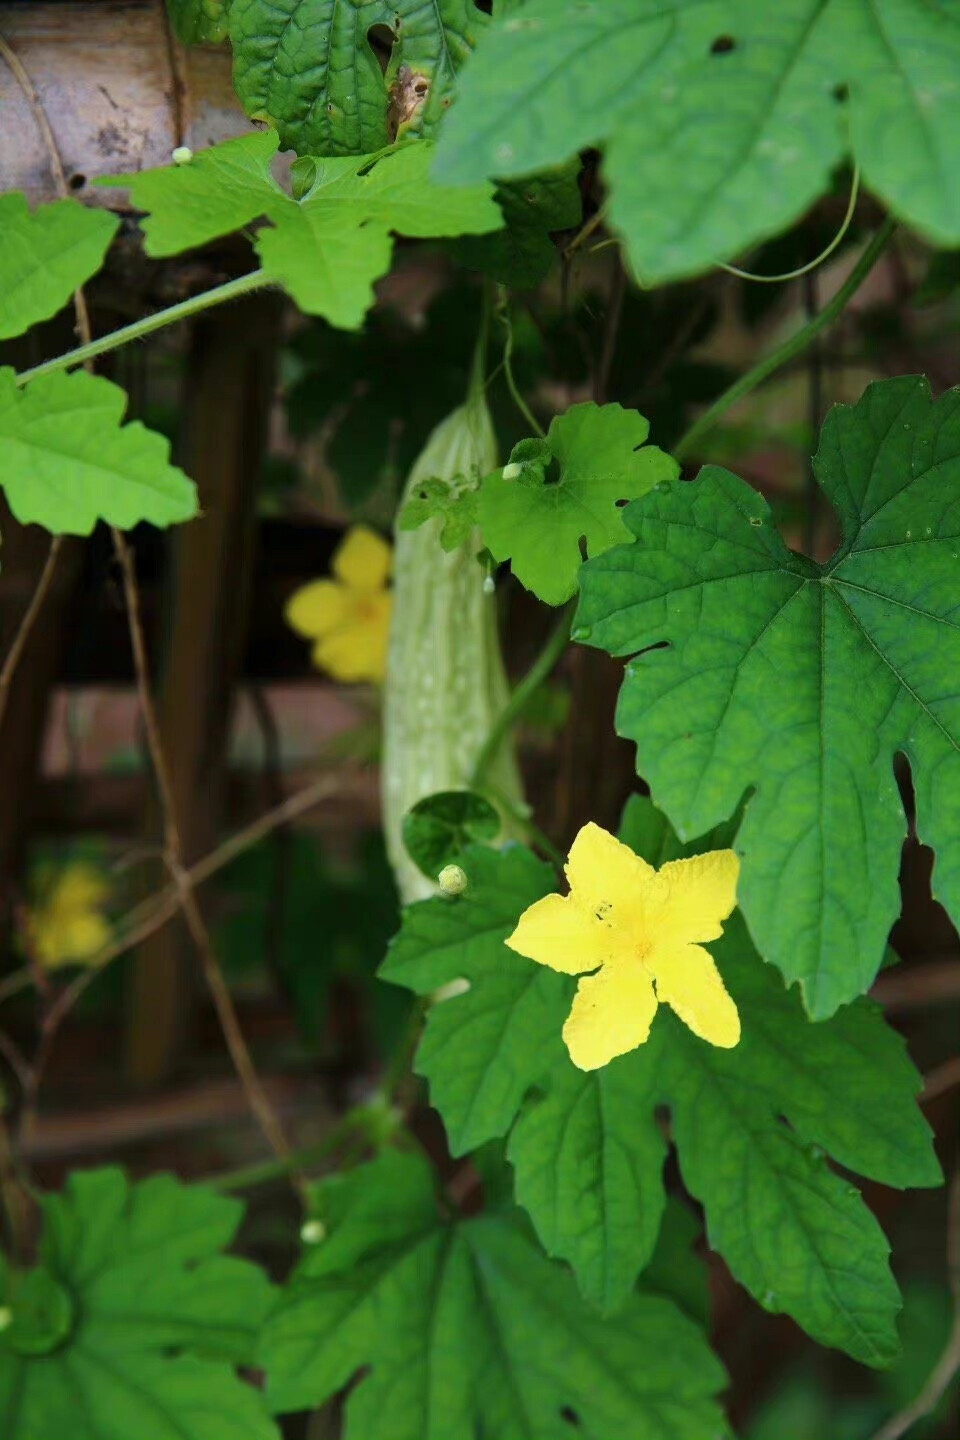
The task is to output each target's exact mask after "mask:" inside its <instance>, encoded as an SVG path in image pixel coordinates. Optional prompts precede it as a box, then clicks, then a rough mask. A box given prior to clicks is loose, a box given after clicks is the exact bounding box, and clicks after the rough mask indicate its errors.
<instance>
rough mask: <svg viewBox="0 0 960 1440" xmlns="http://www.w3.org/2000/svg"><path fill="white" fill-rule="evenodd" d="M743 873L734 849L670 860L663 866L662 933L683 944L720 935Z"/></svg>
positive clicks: (667, 938) (660, 919)
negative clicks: (738, 880)
mask: <svg viewBox="0 0 960 1440" xmlns="http://www.w3.org/2000/svg"><path fill="white" fill-rule="evenodd" d="M739 874H740V858H739V856H738V855H737V854H736V853H735V852H734V851H733V850H708V851H707V852H706V854H704V855H691V857H690V858H689V860H669V861H668V862H667V864H666V865H663V866H662V867H661V869H660V877H661V879H662V880H663V881H664V883H665V886H666V895H665V898H664V901H663V908H662V910H661V912H660V915H659V916H658V918H657V930H658V933H659V934H660V936H661V937H662V938H663V939H664V940H669V941H674V942H675V943H676V944H679V945H685V944H689V943H693V942H697V941H700V942H702V941H704V940H717V939H719V937H720V936H721V935H722V934H723V925H722V923H721V922H722V921H724V920H726V918H727V916H728V915H730V914H731V913H732V911H733V908H734V906H735V905H736V903H737V879H738V877H739Z"/></svg>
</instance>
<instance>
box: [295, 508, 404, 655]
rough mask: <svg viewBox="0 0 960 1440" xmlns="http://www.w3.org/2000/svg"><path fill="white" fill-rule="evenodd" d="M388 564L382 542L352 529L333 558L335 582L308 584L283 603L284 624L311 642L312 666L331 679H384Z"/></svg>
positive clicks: (363, 529)
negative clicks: (330, 676) (325, 673)
mask: <svg viewBox="0 0 960 1440" xmlns="http://www.w3.org/2000/svg"><path fill="white" fill-rule="evenodd" d="M391 560H392V553H391V549H390V546H389V545H388V544H387V542H386V540H384V539H382V538H381V536H379V535H377V534H376V533H375V532H374V531H373V530H370V529H368V527H367V526H366V525H355V526H354V527H353V529H352V530H351V531H350V532H349V534H348V535H347V536H346V537H345V539H344V540H343V542H342V544H341V545H340V546H339V548H338V549H337V551H336V553H335V555H334V557H333V561H332V564H331V567H330V568H331V569H332V571H333V574H334V577H335V578H334V579H332V580H314V581H312V582H311V583H310V584H309V585H304V586H303V587H302V589H300V590H297V591H296V592H295V593H294V594H293V595H291V597H290V599H289V600H288V601H287V605H286V608H285V610H284V616H285V618H286V621H287V624H288V625H289V626H290V628H291V629H292V630H295V631H296V632H297V634H298V635H303V636H304V637H305V638H306V639H307V640H313V641H314V642H315V643H314V646H313V652H312V658H313V663H314V665H316V666H317V668H318V669H319V670H326V671H327V672H328V674H330V675H332V676H333V678H334V679H335V680H346V681H357V680H374V681H379V680H382V679H383V677H384V675H385V674H386V670H387V641H388V639H389V633H390V610H391V607H392V605H393V595H392V594H391V592H390V591H389V590H388V589H387V580H388V578H389V575H390V564H391Z"/></svg>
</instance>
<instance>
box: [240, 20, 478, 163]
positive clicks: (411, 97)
mask: <svg viewBox="0 0 960 1440" xmlns="http://www.w3.org/2000/svg"><path fill="white" fill-rule="evenodd" d="M487 23H488V22H487V17H486V16H485V15H483V14H482V12H481V11H480V10H478V9H477V7H476V5H475V4H474V0H432V3H430V4H429V5H424V4H423V0H352V3H351V4H350V5H346V6H345V5H341V4H340V3H339V0H233V4H232V7H231V11H230V38H231V39H232V41H233V52H234V68H233V80H234V85H235V87H236V91H237V94H238V95H239V97H240V100H241V102H242V103H243V105H244V107H245V108H246V111H247V114H248V115H252V116H253V118H254V119H256V120H269V121H270V123H271V124H274V125H276V127H277V129H278V130H279V131H280V135H281V138H282V140H283V145H284V148H285V149H287V148H289V149H293V150H296V151H297V152H298V154H301V155H303V154H313V155H363V154H369V153H371V152H372V151H374V150H379V149H380V148H381V147H382V146H383V145H387V144H389V143H390V141H392V140H395V139H397V138H398V137H399V136H402V135H419V134H426V135H429V134H431V133H432V132H433V130H434V129H435V128H436V125H437V122H438V120H439V118H440V116H441V115H442V114H443V111H444V109H445V107H446V106H447V105H449V103H450V92H451V90H452V88H453V81H454V77H455V75H456V72H457V70H458V69H459V68H460V66H461V65H462V64H463V61H464V60H465V59H466V57H467V56H468V55H469V53H470V51H471V50H472V48H473V46H474V45H475V44H476V41H477V38H478V37H479V35H480V33H481V31H482V29H483V27H484V25H485V24H487ZM374 29H380V30H386V31H389V32H390V35H391V42H392V51H391V55H390V61H389V64H388V65H387V68H386V72H385V73H384V71H383V69H382V67H381V64H380V60H379V58H378V56H377V55H376V54H375V53H374V50H373V47H372V46H371V44H370V33H371V31H372V30H374Z"/></svg>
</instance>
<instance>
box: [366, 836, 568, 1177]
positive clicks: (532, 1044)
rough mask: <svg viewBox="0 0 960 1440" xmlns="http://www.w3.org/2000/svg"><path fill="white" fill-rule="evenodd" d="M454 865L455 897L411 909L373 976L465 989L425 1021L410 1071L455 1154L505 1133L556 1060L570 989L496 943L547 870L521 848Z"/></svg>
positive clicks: (427, 987) (421, 986)
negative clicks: (457, 871) (460, 886)
mask: <svg viewBox="0 0 960 1440" xmlns="http://www.w3.org/2000/svg"><path fill="white" fill-rule="evenodd" d="M459 863H460V865H461V867H462V868H463V870H464V871H465V873H466V875H467V888H466V890H465V892H464V893H463V894H462V895H458V896H456V897H451V896H441V897H439V898H438V899H437V900H428V901H424V902H423V903H421V904H418V905H410V906H408V907H407V909H406V910H405V911H404V916H403V925H402V927H401V929H400V932H399V934H398V935H397V936H396V937H395V939H394V940H393V941H392V942H391V944H390V947H389V949H388V951H387V956H386V959H385V960H384V963H383V965H382V966H381V968H380V975H381V977H382V978H383V979H384V980H388V981H390V983H391V984H395V985H405V986H406V987H407V988H408V989H410V990H415V991H416V992H417V993H418V994H421V995H427V994H430V993H431V992H432V991H434V990H437V989H439V987H440V986H445V985H449V984H450V982H451V981H453V980H466V981H467V982H468V984H469V986H470V988H469V990H468V991H467V992H466V993H465V994H463V995H461V996H458V997H457V998H456V999H454V1000H445V1001H443V1002H442V1003H441V1004H439V1005H435V1006H433V1007H432V1009H431V1010H430V1011H429V1013H428V1015H427V1023H426V1029H425V1031H424V1035H423V1039H422V1041H421V1042H420V1049H419V1051H418V1063H419V1065H420V1066H421V1067H422V1073H424V1074H426V1075H427V1076H428V1077H429V1079H430V1086H431V1096H432V1099H433V1102H434V1104H436V1106H437V1108H438V1109H439V1111H440V1113H441V1114H442V1116H443V1120H444V1124H445V1125H446V1127H447V1134H448V1137H449V1140H450V1144H451V1146H452V1147H453V1150H454V1153H455V1154H458V1155H460V1154H463V1153H464V1152H465V1151H468V1150H473V1149H475V1148H476V1147H477V1146H478V1145H482V1144H483V1142H484V1141H485V1140H490V1139H492V1138H493V1137H494V1136H495V1135H503V1134H505V1133H506V1131H507V1129H508V1127H509V1125H510V1122H511V1120H512V1119H513V1116H514V1115H515V1114H516V1112H517V1110H518V1108H519V1106H520V1103H521V1101H522V1100H523V1097H524V1095H525V1093H526V1092H527V1090H528V1089H529V1088H530V1086H531V1085H532V1084H534V1083H535V1082H536V1080H537V1078H538V1076H539V1074H540V1073H541V1071H542V1070H545V1069H546V1068H547V1066H548V1065H549V1063H550V1059H551V1057H553V1058H556V1057H557V1056H559V1055H561V1054H562V1045H561V1041H560V1027H561V1026H562V1024H563V1020H564V1017H565V1015H566V1012H567V1010H568V1009H569V999H570V995H571V994H572V990H571V987H570V986H569V984H566V985H565V986H563V987H562V988H561V989H560V992H559V993H558V987H557V985H556V983H555V980H556V977H555V976H554V975H552V974H551V973H549V972H548V971H546V970H544V969H542V968H541V967H534V966H532V965H531V964H530V963H529V962H521V963H519V964H517V963H515V962H516V961H517V960H518V959H519V957H513V959H511V958H509V957H512V956H513V952H512V951H511V950H508V949H507V948H506V946H505V945H504V943H503V941H504V939H505V938H506V936H507V935H509V934H510V931H511V930H512V929H513V928H514V926H515V924H516V919H517V916H518V915H519V914H520V913H521V911H523V910H525V909H526V908H527V906H528V905H532V904H533V902H534V901H535V900H539V899H540V897H541V896H542V895H546V894H548V893H549V892H550V890H551V889H552V888H553V881H554V872H553V870H552V868H551V867H550V866H549V865H547V864H545V863H544V862H543V861H541V860H537V859H536V857H535V856H533V855H531V853H530V852H529V850H525V849H523V848H522V847H520V846H514V845H511V846H507V847H506V848H505V849H504V850H501V851H496V850H490V849H487V848H486V847H485V846H481V845H474V846H471V847H469V848H468V849H466V850H464V851H463V852H462V854H461V856H460V862H459Z"/></svg>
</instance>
